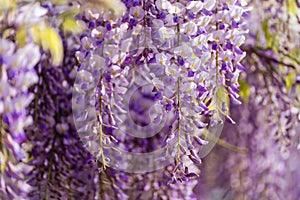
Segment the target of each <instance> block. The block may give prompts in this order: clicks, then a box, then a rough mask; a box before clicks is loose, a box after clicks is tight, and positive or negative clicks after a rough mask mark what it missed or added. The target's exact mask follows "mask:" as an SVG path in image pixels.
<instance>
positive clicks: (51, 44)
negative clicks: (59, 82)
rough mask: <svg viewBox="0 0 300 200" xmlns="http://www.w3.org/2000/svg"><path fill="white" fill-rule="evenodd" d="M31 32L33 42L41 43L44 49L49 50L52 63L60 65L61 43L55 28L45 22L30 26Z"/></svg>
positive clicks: (61, 58) (61, 57)
mask: <svg viewBox="0 0 300 200" xmlns="http://www.w3.org/2000/svg"><path fill="white" fill-rule="evenodd" d="M32 32H33V38H34V40H35V42H37V43H38V44H41V45H42V47H43V49H44V50H45V51H47V50H49V51H50V54H51V59H52V64H53V65H54V66H58V65H60V64H61V63H62V60H63V44H62V41H61V38H60V36H59V34H58V33H57V32H56V31H55V29H54V28H52V27H51V26H48V25H45V24H42V25H38V24H37V25H35V26H33V27H32Z"/></svg>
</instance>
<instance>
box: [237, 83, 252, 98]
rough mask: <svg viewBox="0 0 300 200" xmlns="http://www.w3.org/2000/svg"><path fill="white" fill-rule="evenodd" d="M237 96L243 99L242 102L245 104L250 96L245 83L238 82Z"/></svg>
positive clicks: (248, 88)
mask: <svg viewBox="0 0 300 200" xmlns="http://www.w3.org/2000/svg"><path fill="white" fill-rule="evenodd" d="M239 84H240V87H239V90H240V92H239V95H240V96H241V97H242V98H243V100H244V101H245V102H246V103H247V102H248V100H249V96H250V87H249V85H248V83H247V82H246V81H243V80H239Z"/></svg>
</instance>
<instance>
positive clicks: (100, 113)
mask: <svg viewBox="0 0 300 200" xmlns="http://www.w3.org/2000/svg"><path fill="white" fill-rule="evenodd" d="M102 87H103V76H102V75H101V78H100V89H101V90H102ZM102 101H103V99H102V94H101V91H100V95H99V114H98V120H99V123H100V124H99V140H100V151H101V161H102V164H103V168H104V169H106V166H107V164H106V161H105V156H104V151H103V127H102V116H101V115H102Z"/></svg>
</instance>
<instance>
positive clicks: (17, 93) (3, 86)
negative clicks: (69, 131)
mask: <svg viewBox="0 0 300 200" xmlns="http://www.w3.org/2000/svg"><path fill="white" fill-rule="evenodd" d="M11 4H13V3H11ZM11 4H10V3H8V4H7V5H6V6H3V8H2V7H1V11H0V23H1V28H0V30H1V35H0V148H1V149H0V165H1V168H0V182H1V191H0V196H1V198H2V199H26V198H27V193H28V192H29V191H30V186H29V185H28V183H27V182H26V177H27V176H28V173H29V172H30V170H31V167H29V166H28V165H27V159H28V156H27V150H28V145H27V143H26V141H27V137H26V134H25V131H24V129H25V128H26V127H27V126H28V125H30V124H31V123H32V116H30V115H28V113H27V110H26V108H27V107H28V105H29V104H30V102H31V101H32V100H33V99H34V95H33V93H32V92H31V91H29V88H30V87H31V86H32V85H33V84H35V83H37V81H38V76H37V74H36V71H35V70H34V66H35V65H36V64H37V63H38V62H39V60H40V57H41V55H40V48H39V46H37V45H36V44H34V43H33V41H32V39H31V38H30V37H26V35H22V33H21V31H22V29H21V28H22V27H23V28H24V27H28V26H30V25H31V24H34V23H36V22H37V21H39V20H40V18H41V17H42V16H43V15H44V14H45V13H46V12H45V10H44V9H43V8H41V7H40V6H39V5H38V4H32V5H31V6H32V9H31V11H33V12H32V13H30V12H27V9H28V8H29V7H28V5H25V6H20V7H17V8H14V9H12V7H13V6H12V5H11ZM4 15H6V16H9V17H4V18H3V16H4ZM2 25H3V26H2ZM12 27H14V28H12ZM23 33H25V32H23Z"/></svg>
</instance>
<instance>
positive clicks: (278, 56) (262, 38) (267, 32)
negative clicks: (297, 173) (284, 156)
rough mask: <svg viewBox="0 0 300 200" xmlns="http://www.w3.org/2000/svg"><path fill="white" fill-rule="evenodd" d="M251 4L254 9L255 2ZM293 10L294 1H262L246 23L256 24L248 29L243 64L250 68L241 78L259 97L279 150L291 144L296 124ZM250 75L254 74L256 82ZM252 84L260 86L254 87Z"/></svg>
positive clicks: (299, 104)
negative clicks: (245, 55) (279, 147)
mask: <svg viewBox="0 0 300 200" xmlns="http://www.w3.org/2000/svg"><path fill="white" fill-rule="evenodd" d="M252 3H253V6H255V5H256V4H257V3H258V1H253V2H252ZM297 10H299V5H297V4H296V1H291V2H290V1H285V2H275V1H266V2H264V4H263V6H262V7H260V9H258V10H256V11H254V12H253V13H252V15H251V17H250V18H249V23H252V21H253V23H258V24H256V25H255V26H253V27H251V29H250V32H251V33H250V35H251V36H252V37H249V38H248V40H249V42H247V44H248V45H246V46H245V50H246V51H247V52H248V57H247V59H246V60H245V61H246V62H245V65H247V66H251V68H250V67H249V71H248V73H247V74H245V75H244V77H245V79H244V82H246V84H244V85H245V86H246V87H245V89H247V90H249V89H250V88H249V87H248V86H247V83H248V84H249V85H250V86H251V85H253V86H252V87H251V91H252V92H255V93H256V94H258V95H259V96H261V98H260V99H257V101H259V102H260V105H262V106H263V109H266V111H267V112H268V113H269V115H268V116H269V117H268V118H269V121H268V125H269V127H270V131H271V135H273V136H274V137H275V139H276V141H277V142H279V143H280V144H281V149H282V150H284V148H285V146H289V145H291V144H292V143H293V139H292V138H293V137H294V136H295V134H296V131H295V129H296V127H297V126H298V124H299V121H300V99H299V95H298V93H299V91H300V86H299V83H300V68H299V64H300V60H299V59H298V56H299V43H297V42H294V41H299V39H300V37H299V33H300V29H299V30H297V27H299V22H298V21H297V20H296V19H297V17H299V15H300V13H299V12H297ZM261 13H264V15H263V16H261ZM259 16H260V17H259ZM257 17H259V18H260V19H259V20H257ZM252 74H256V76H257V79H254V78H253V77H252ZM256 81H259V82H260V83H261V84H262V85H261V87H259V88H258V87H256V84H254V83H255V82H256Z"/></svg>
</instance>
